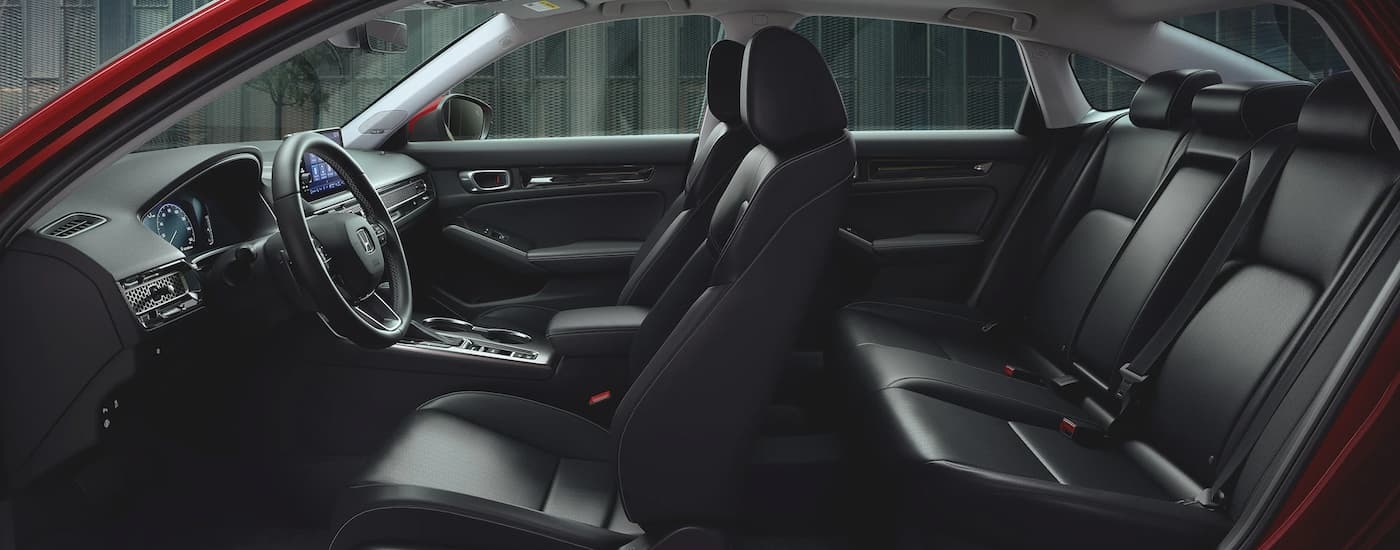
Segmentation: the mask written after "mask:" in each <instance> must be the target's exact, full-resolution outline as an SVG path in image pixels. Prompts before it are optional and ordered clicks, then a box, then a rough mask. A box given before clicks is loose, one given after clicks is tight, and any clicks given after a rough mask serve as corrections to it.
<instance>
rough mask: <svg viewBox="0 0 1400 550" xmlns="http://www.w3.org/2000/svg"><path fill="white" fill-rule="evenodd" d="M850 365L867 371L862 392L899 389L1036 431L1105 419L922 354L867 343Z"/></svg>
mask: <svg viewBox="0 0 1400 550" xmlns="http://www.w3.org/2000/svg"><path fill="white" fill-rule="evenodd" d="M850 360H851V361H852V362H853V363H855V364H859V365H862V366H863V367H864V368H860V369H855V373H856V376H857V380H855V384H856V385H857V387H859V388H873V389H874V391H882V390H885V389H889V388H899V389H903V390H907V391H910V392H914V393H918V394H920V395H925V396H929V397H934V398H937V399H941V400H943V401H946V402H948V403H954V404H958V405H962V406H965V407H970V408H973V409H976V410H981V411H986V412H988V413H991V414H995V415H998V416H999V417H1002V418H1005V419H1007V420H1016V421H1020V422H1026V423H1030V424H1034V425H1037V426H1046V427H1055V426H1056V425H1058V424H1059V422H1060V419H1061V418H1065V417H1070V418H1079V419H1084V420H1091V421H1099V420H1100V418H1098V417H1096V415H1092V414H1089V413H1086V412H1085V411H1084V410H1083V409H1082V408H1081V407H1079V406H1077V405H1076V404H1074V403H1072V402H1070V401H1068V400H1065V399H1063V398H1061V397H1060V396H1058V395H1056V394H1054V393H1053V392H1049V391H1046V390H1045V387H1043V386H1041V385H1039V384H1034V383H1031V382H1027V381H1024V380H1018V379H1014V378H1007V377H1006V376H1005V375H1004V374H1002V373H1000V372H997V371H993V370H990V369H970V368H967V365H964V364H962V363H959V362H957V361H953V360H949V359H945V358H942V357H937V356H934V355H930V354H927V353H922V352H919V351H914V350H909V349H904V348H899V347H891V346H882V345H880V344H862V345H860V346H857V347H856V348H855V350H854V351H853V352H852V357H851V358H850Z"/></svg>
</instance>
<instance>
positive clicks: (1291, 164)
mask: <svg viewBox="0 0 1400 550" xmlns="http://www.w3.org/2000/svg"><path fill="white" fill-rule="evenodd" d="M1384 136H1385V133H1384V131H1383V130H1382V129H1380V126H1379V118H1378V117H1377V115H1376V112H1375V110H1374V109H1373V108H1372V106H1371V103H1370V101H1369V100H1368V99H1367V98H1366V97H1365V94H1364V93H1363V92H1362V90H1361V87H1360V85H1359V84H1358V83H1357V82H1356V79H1355V77H1353V76H1352V75H1350V74H1342V75H1337V76H1334V77H1331V78H1329V79H1327V80H1325V81H1324V82H1323V83H1322V84H1320V85H1318V87H1317V89H1316V90H1314V92H1313V93H1312V95H1311V96H1309V97H1308V100H1307V103H1306V104H1305V105H1304V106H1303V109H1302V114H1301V115H1300V117H1299V121H1298V143H1299V144H1298V147H1297V148H1296V149H1295V150H1294V151H1293V152H1292V154H1291V155H1290V156H1289V157H1288V159H1287V161H1286V164H1284V166H1283V169H1282V171H1281V172H1280V173H1279V176H1278V178H1279V179H1278V184H1277V187H1276V188H1275V189H1274V191H1273V195H1272V196H1271V197H1269V200H1268V202H1266V203H1265V204H1263V205H1261V208H1262V210H1261V211H1260V212H1259V216H1258V219H1257V224H1258V226H1257V229H1256V230H1255V231H1256V233H1255V234H1254V235H1253V238H1252V239H1249V240H1246V241H1245V243H1246V244H1242V245H1241V247H1240V249H1239V250H1238V251H1237V252H1236V254H1235V261H1233V262H1232V263H1231V264H1230V265H1229V266H1228V267H1227V268H1226V269H1225V270H1224V271H1225V272H1224V273H1220V274H1219V275H1218V276H1217V283H1216V289H1215V291H1214V293H1213V294H1212V295H1211V296H1210V297H1209V298H1208V299H1207V300H1206V301H1205V303H1204V304H1202V306H1201V308H1200V309H1199V311H1197V312H1196V315H1195V316H1194V317H1193V318H1192V319H1191V321H1190V322H1189V323H1188V324H1187V326H1186V328H1185V329H1184V330H1183V331H1182V333H1181V335H1180V336H1179V337H1178V338H1177V340H1176V342H1175V344H1174V345H1173V346H1172V348H1171V350H1170V351H1169V352H1168V353H1167V355H1166V358H1165V360H1164V361H1165V362H1164V363H1163V365H1162V368H1161V370H1160V373H1159V375H1158V378H1157V382H1156V386H1155V395H1154V396H1152V398H1151V399H1150V401H1149V402H1148V403H1147V405H1146V407H1145V409H1144V411H1143V412H1144V414H1143V417H1142V422H1143V425H1142V428H1143V429H1142V431H1141V432H1139V433H1142V434H1143V437H1144V439H1146V440H1148V441H1149V443H1151V444H1152V445H1153V446H1154V447H1155V448H1156V449H1157V450H1158V451H1159V452H1161V453H1162V454H1163V455H1165V456H1166V457H1168V458H1169V459H1170V460H1171V461H1172V462H1173V463H1175V464H1176V465H1177V466H1178V467H1180V468H1181V469H1182V470H1183V471H1185V472H1186V473H1187V474H1189V475H1190V476H1192V477H1193V478H1195V479H1196V480H1197V481H1202V482H1206V481H1209V480H1210V478H1211V476H1212V474H1213V471H1214V468H1215V466H1216V464H1215V462H1216V458H1217V455H1219V454H1220V453H1221V450H1222V449H1221V447H1222V445H1223V444H1224V441H1225V438H1226V436H1227V434H1228V433H1229V431H1230V429H1231V428H1232V427H1233V426H1234V425H1235V424H1236V423H1237V422H1240V421H1242V419H1240V418H1238V417H1239V415H1240V413H1241V409H1242V408H1243V407H1244V404H1245V402H1246V401H1247V400H1248V399H1249V397H1250V394H1251V393H1252V392H1253V391H1254V389H1255V387H1256V385H1257V384H1258V382H1259V380H1260V378H1261V377H1262V376H1263V375H1264V374H1265V373H1266V372H1267V371H1268V369H1270V368H1271V367H1273V366H1274V364H1275V363H1276V362H1277V360H1278V358H1279V357H1280V354H1281V353H1282V352H1283V351H1284V348H1285V346H1286V345H1287V344H1288V342H1289V340H1290V338H1291V337H1292V335H1293V334H1294V333H1295V332H1296V331H1297V330H1298V329H1299V327H1300V326H1301V325H1302V324H1303V323H1304V321H1305V319H1306V318H1307V316H1308V315H1309V312H1310V311H1311V310H1312V309H1313V308H1314V307H1316V306H1317V305H1318V299H1319V297H1320V296H1322V295H1323V293H1324V292H1325V290H1326V288H1327V287H1328V285H1330V284H1331V283H1332V281H1333V279H1334V278H1336V277H1337V275H1338V272H1339V271H1340V270H1341V267H1342V264H1343V261H1344V258H1345V257H1346V256H1347V254H1348V252H1349V251H1350V250H1351V249H1352V247H1353V246H1355V244H1356V242H1357V240H1358V237H1359V236H1360V234H1361V233H1362V232H1363V229H1364V227H1365V226H1366V224H1367V222H1368V219H1369V218H1370V217H1371V216H1372V215H1373V213H1374V212H1375V211H1376V209H1377V205H1378V204H1380V203H1381V202H1382V199H1383V197H1384V196H1385V195H1386V192H1387V191H1388V190H1389V189H1390V188H1391V187H1392V185H1393V184H1394V182H1395V181H1396V178H1397V176H1400V161H1397V160H1396V159H1395V158H1394V153H1393V152H1390V148H1391V146H1390V145H1388V144H1387V140H1386V139H1385V138H1384ZM1380 151H1386V152H1384V153H1380ZM1252 172H1255V173H1257V170H1252ZM1255 184H1257V183H1255Z"/></svg>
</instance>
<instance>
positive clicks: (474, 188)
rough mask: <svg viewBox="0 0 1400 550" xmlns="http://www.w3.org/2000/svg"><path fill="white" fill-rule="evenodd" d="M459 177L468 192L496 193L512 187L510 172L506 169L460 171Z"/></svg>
mask: <svg viewBox="0 0 1400 550" xmlns="http://www.w3.org/2000/svg"><path fill="white" fill-rule="evenodd" d="M457 178H458V179H459V180H461V182H462V187H464V188H466V190H467V192H468V193H494V192H496V191H505V190H507V189H510V172H509V171H506V170H468V171H465V172H458V173H457Z"/></svg>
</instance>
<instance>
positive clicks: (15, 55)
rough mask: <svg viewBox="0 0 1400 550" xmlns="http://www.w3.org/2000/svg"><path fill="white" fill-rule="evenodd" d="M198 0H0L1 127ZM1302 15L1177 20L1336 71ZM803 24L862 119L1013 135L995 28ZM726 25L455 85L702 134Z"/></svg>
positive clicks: (451, 17)
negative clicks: (712, 68)
mask: <svg viewBox="0 0 1400 550" xmlns="http://www.w3.org/2000/svg"><path fill="white" fill-rule="evenodd" d="M204 2H205V0H0V128H3V127H7V126H9V125H11V124H13V123H14V122H16V121H17V120H19V118H20V117H22V116H24V114H25V113H27V112H29V111H31V110H33V109H34V108H36V107H37V106H39V105H41V104H42V103H43V102H44V101H46V100H48V98H50V97H52V96H53V95H54V94H56V93H58V92H59V91H60V90H62V89H64V88H65V87H67V86H69V85H71V84H72V83H74V82H76V81H77V80H79V79H81V78H82V77H84V76H86V75H87V74H89V73H91V72H92V71H93V70H95V69H96V68H97V67H98V66H100V65H101V64H102V63H104V62H105V61H107V60H109V59H111V58H112V57H114V56H116V55H117V54H119V53H121V52H122V51H123V50H125V49H126V48H128V47H130V46H131V45H132V44H134V43H136V42H137V41H139V40H141V39H142V38H145V37H146V36H149V35H151V34H152V33H155V32H156V31H158V30H160V29H161V28H163V27H165V26H166V25H169V24H170V23H171V22H172V21H174V20H175V19H178V18H179V17H182V16H184V15H185V14H187V13H189V12H190V11H192V10H194V9H197V8H198V7H199V6H200V5H202V4H203V3H204ZM1298 13H1300V12H1296V10H1286V9H1281V8H1280V9H1275V8H1273V7H1261V8H1247V9H1238V10H1229V11H1226V12H1218V13H1211V14H1203V15H1198V16H1192V17H1186V18H1181V19H1179V20H1176V21H1172V23H1173V24H1176V25H1178V26H1180V27H1182V28H1184V29H1186V30H1188V31H1191V32H1194V33H1197V34H1200V35H1202V36H1205V37H1207V38H1209V39H1212V40H1215V41H1217V42H1220V43H1222V44H1225V45H1227V46H1230V47H1232V48H1234V49H1236V50H1238V51H1241V52H1243V53H1245V54H1247V55H1251V56H1254V57H1256V58H1258V59H1260V60H1262V61H1265V62H1267V63H1270V64H1271V65H1273V66H1275V67H1278V68H1280V69H1281V70H1283V71H1285V72H1288V73H1290V74H1293V75H1294V76H1297V77H1299V78H1303V79H1310V80H1316V79H1319V78H1321V77H1323V76H1326V75H1327V74H1329V73H1331V72H1335V71H1336V70H1341V68H1342V67H1344V66H1345V65H1344V63H1342V61H1341V59H1340V56H1338V55H1337V54H1336V52H1335V51H1332V50H1331V48H1330V44H1329V43H1328V42H1327V39H1326V37H1325V35H1324V34H1323V33H1322V31H1321V29H1320V28H1317V25H1316V23H1314V22H1312V21H1311V19H1308V20H1307V21H1295V20H1294V19H1295V18H1296V17H1297V14H1298ZM490 16H491V12H489V11H486V10H481V9H475V8H457V9H412V10H404V11H400V12H397V13H395V14H393V15H392V17H393V18H395V19H397V20H399V21H402V22H404V23H406V24H407V25H408V27H409V29H410V38H411V40H412V43H411V45H410V48H409V51H408V52H406V53H404V54H374V53H368V52H364V51H359V50H345V49H338V48H334V47H332V46H330V45H328V44H322V45H319V46H316V47H315V48H313V49H312V50H311V51H308V52H306V53H303V54H301V55H299V56H297V57H296V58H294V59H293V60H292V61H289V62H287V63H284V64H282V65H281V66H279V67H277V68H275V69H274V70H272V71H269V73H267V74H265V75H263V76H261V77H259V78H258V79H255V80H254V81H252V82H249V83H247V84H245V85H243V86H241V87H239V88H238V89H236V90H233V91H231V92H229V93H227V94H225V95H224V96H222V97H220V98H218V99H217V100H215V101H214V102H213V103H211V104H210V105H208V106H206V107H205V108H203V109H201V110H200V111H199V112H198V113H196V114H194V115H192V116H190V117H188V118H187V119H186V120H184V121H182V122H181V123H179V124H177V125H176V126H175V127H173V128H171V129H170V130H168V131H166V132H165V133H163V134H162V135H161V136H160V137H158V138H157V139H156V140H154V141H153V142H152V143H151V144H149V146H150V147H170V146H178V145H187V144H197V143H210V142H230V141H244V140H256V139H275V138H278V137H280V136H281V135H284V134H285V133H288V132H292V131H300V130H307V129H312V128H319V127H326V126H336V125H340V124H343V123H345V122H346V121H348V120H349V119H350V118H351V117H353V116H354V115H355V114H356V113H358V112H359V111H360V110H362V109H364V108H365V107H366V106H367V105H368V104H369V103H370V102H372V101H373V100H375V99H376V98H378V97H379V95H380V94H382V93H383V92H384V91H385V90H386V89H388V88H389V87H391V86H392V85H393V84H394V83H396V82H398V81H399V79H401V78H402V77H403V76H404V75H406V74H408V73H409V72H410V71H411V70H412V69H413V68H414V67H416V66H417V65H418V64H419V63H421V62H422V61H423V60H425V59H427V58H428V57H430V56H431V55H432V54H433V53H435V52H437V51H438V50H439V49H441V48H442V47H444V46H445V45H447V44H449V43H450V42H451V41H453V40H455V39H457V38H458V37H460V36H461V35H462V34H463V33H465V32H467V31H468V30H470V29H471V28H473V27H475V26H476V25H477V24H479V23H481V22H482V21H485V20H486V19H487V18H488V17H490ZM1303 17H1305V18H1306V16H1303ZM797 30H798V32H800V33H801V34H803V35H804V36H806V37H808V38H809V39H810V40H812V42H813V43H814V44H816V45H817V46H818V48H819V49H820V50H821V51H822V53H823V55H824V56H825V57H826V59H827V61H828V63H829V65H830V67H831V70H832V73H833V75H834V76H835V77H836V80H837V82H838V83H839V85H840V86H841V90H842V93H843V95H844V97H845V101H846V107H847V110H848V113H849V114H850V119H851V127H852V128H853V129H857V130H909V129H967V128H1007V127H1011V126H1013V125H1014V124H1015V120H1016V116H1017V113H1018V110H1019V106H1020V104H1021V101H1022V99H1023V97H1024V94H1025V93H1026V88H1027V80H1026V75H1025V71H1024V69H1023V67H1022V63H1021V57H1020V54H1019V52H1018V49H1017V47H1016V44H1015V42H1014V41H1012V40H1010V39H1008V38H1005V37H1001V36H998V35H994V34H990V33H985V32H979V31H971V30H963V29H956V28H951V27H942V26H935V25H926V24H917V23H904V22H893V21H881V20H868V19H853V18H844V17H812V18H807V19H804V20H803V21H802V22H800V23H799V24H798V27H797ZM720 35H721V29H720V27H719V24H718V23H717V22H716V21H714V20H713V19H710V18H708V17H705V16H674V17H659V18H651V19H641V20H630V21H617V22H610V23H602V24H597V25H590V26H586V27H581V28H578V29H573V30H570V31H567V32H565V33H561V34H559V35H556V36H552V37H549V38H545V39H543V40H540V41H537V42H535V43H533V44H530V45H527V46H525V47H523V48H521V49H519V50H517V51H516V52H513V53H511V54H509V55H507V56H506V57H504V58H502V59H501V60H500V61H498V62H497V63H495V64H493V65H492V66H490V67H488V68H487V69H485V70H483V71H480V72H479V73H478V74H476V75H475V76H473V77H471V78H469V79H467V80H466V81H465V82H463V83H462V84H461V85H459V86H458V87H457V88H456V90H455V91H458V92H461V93H466V94H469V95H473V96H476V97H479V98H481V99H484V100H486V101H487V102H488V103H490V104H491V105H492V106H493V108H494V112H495V124H494V126H493V129H492V135H491V137H493V138H519V137H553V136H587V135H627V134H655V133H677V132H693V131H695V129H696V127H697V126H698V124H699V120H700V115H701V109H702V108H703V105H704V82H705V60H706V54H707V50H708V46H709V44H711V43H712V42H713V41H714V40H716V39H718V38H719V37H720ZM1300 45H1301V46H1304V47H1303V48H1300ZM1303 50H1306V51H1303ZM1305 57H1306V58H1309V59H1303V58H1305ZM1074 68H1075V71H1076V74H1077V76H1078V77H1079V79H1080V82H1081V86H1082V87H1083V88H1084V91H1085V94H1086V97H1088V98H1089V100H1090V102H1091V104H1093V105H1094V106H1095V107H1096V108H1099V109H1101V110H1112V109H1119V108H1123V107H1125V106H1126V105H1127V102H1128V101H1129V100H1130V99H1131V97H1132V94H1133V92H1134V91H1135V90H1136V89H1137V84H1138V82H1137V81H1136V80H1135V79H1133V78H1131V77H1129V76H1127V75H1125V74H1123V73H1120V72H1118V71H1116V70H1114V69H1112V68H1110V67H1107V66H1105V65H1103V64H1102V63H1099V62H1097V61H1094V60H1093V59H1089V58H1085V57H1076V58H1075V60H1074Z"/></svg>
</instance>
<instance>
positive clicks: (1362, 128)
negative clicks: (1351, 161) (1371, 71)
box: [1298, 72, 1394, 151]
mask: <svg viewBox="0 0 1400 550" xmlns="http://www.w3.org/2000/svg"><path fill="white" fill-rule="evenodd" d="M1298 138H1299V140H1300V141H1302V142H1303V143H1306V144H1309V145H1319V146H1324V147H1333V148H1360V149H1362V150H1365V151H1388V150H1390V149H1391V148H1393V147H1394V145H1393V144H1392V143H1391V140H1390V133H1389V132H1387V131H1386V128H1385V124H1383V123H1381V117H1380V114H1379V113H1377V112H1376V107H1375V106H1374V105H1372V104H1371V98H1369V97H1366V91H1365V90H1363V89H1361V83H1360V82H1358V81H1357V80H1356V75H1354V74H1352V73H1351V72H1344V73H1337V74H1334V75H1332V76H1329V77H1327V78H1326V79H1324V80H1323V81H1322V82H1319V83H1318V84H1317V89H1315V90H1313V93H1312V95H1310V96H1308V101H1307V102H1306V103H1304V104H1303V113H1302V114H1300V115H1298Z"/></svg>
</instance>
